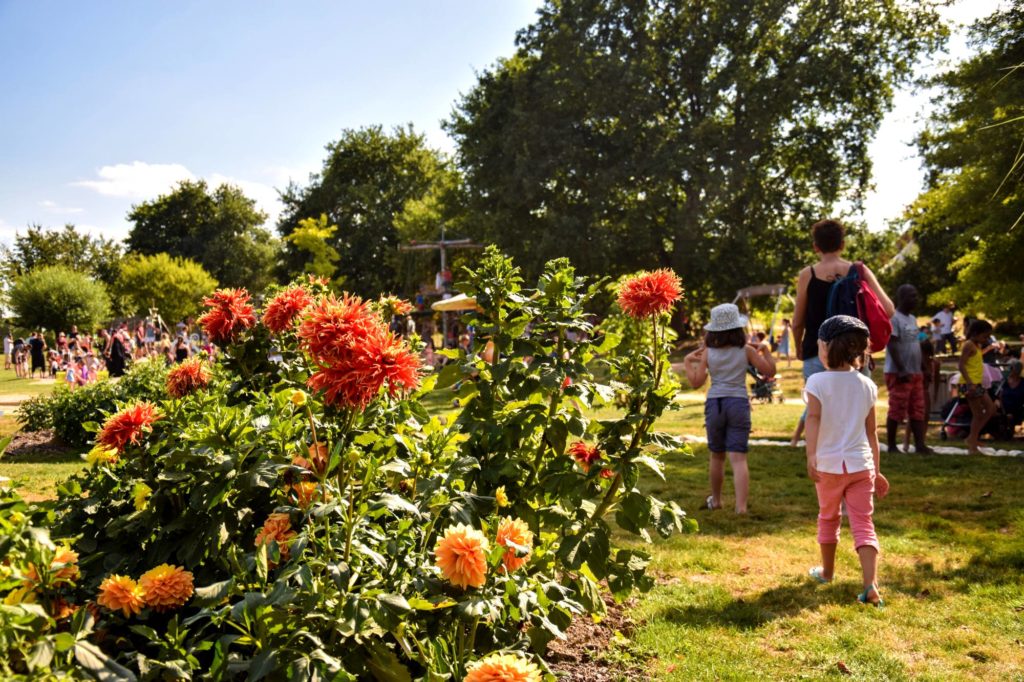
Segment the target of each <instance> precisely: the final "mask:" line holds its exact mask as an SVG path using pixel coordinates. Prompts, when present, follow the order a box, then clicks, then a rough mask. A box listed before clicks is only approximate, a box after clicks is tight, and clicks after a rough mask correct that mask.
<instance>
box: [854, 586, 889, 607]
mask: <svg viewBox="0 0 1024 682" xmlns="http://www.w3.org/2000/svg"><path fill="white" fill-rule="evenodd" d="M871 590H874V591H875V595H877V596H878V601H871V600H870V599H868V592H870V591H871ZM857 601H859V602H860V603H861V604H867V605H868V606H874V607H875V608H876V609H877V608H881V607H883V606H885V600H883V599H882V595H881V594H879V592H878V586H877V585H871V586H870V587H868V588H867V589H865V590H864V591H863V592H861V593H860V594H858V595H857Z"/></svg>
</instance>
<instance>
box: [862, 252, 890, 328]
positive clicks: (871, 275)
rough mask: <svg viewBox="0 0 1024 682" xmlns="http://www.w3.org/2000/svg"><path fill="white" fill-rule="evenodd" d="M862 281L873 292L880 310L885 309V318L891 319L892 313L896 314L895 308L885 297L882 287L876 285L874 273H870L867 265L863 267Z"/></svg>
mask: <svg viewBox="0 0 1024 682" xmlns="http://www.w3.org/2000/svg"><path fill="white" fill-rule="evenodd" d="M864 279H866V280H867V281H868V286H869V287H871V290H872V291H874V292H875V296H877V297H878V300H879V302H880V303H881V304H882V308H884V309H885V314H886V316H888V317H892V316H893V313H895V312H896V306H894V305H893V303H892V300H891V299H890V298H889V297H888V296H887V295H886V293H885V289H883V288H882V285H881V284H879V283H878V280H877V279H876V278H875V273H873V272H871V268H869V267H868V266H867V265H865V266H864Z"/></svg>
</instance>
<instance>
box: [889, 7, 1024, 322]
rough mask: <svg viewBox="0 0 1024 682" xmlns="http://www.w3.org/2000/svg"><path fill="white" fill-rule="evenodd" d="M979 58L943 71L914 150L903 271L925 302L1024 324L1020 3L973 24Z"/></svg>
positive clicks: (1023, 32) (1023, 18)
mask: <svg viewBox="0 0 1024 682" xmlns="http://www.w3.org/2000/svg"><path fill="white" fill-rule="evenodd" d="M970 35H971V43H972V44H973V45H974V47H975V48H976V50H977V51H976V53H975V54H974V55H973V56H972V57H971V58H969V59H967V60H965V61H963V62H962V63H960V64H959V65H957V66H956V67H955V68H952V69H950V70H949V71H947V72H945V73H943V74H941V75H940V76H939V77H937V78H936V79H935V82H934V84H935V85H937V86H939V87H940V93H941V94H940V95H938V96H937V97H936V98H935V100H934V104H935V105H936V111H935V113H934V114H933V116H932V117H931V120H930V122H929V125H928V128H927V130H926V131H925V132H924V133H923V134H922V135H921V137H920V139H919V147H920V149H921V152H922V155H923V156H924V160H925V165H926V166H927V168H928V170H929V186H928V189H927V190H926V191H925V192H924V193H922V194H921V196H919V197H918V199H917V201H916V202H915V203H914V205H913V206H912V207H911V209H910V212H909V217H910V220H911V229H910V233H911V236H912V237H913V239H914V243H915V247H916V249H915V251H914V253H913V254H912V257H911V258H909V259H907V262H906V263H905V264H904V267H903V268H902V270H901V272H900V275H901V276H902V277H903V278H905V279H907V280H908V281H917V280H920V281H922V282H923V283H924V285H925V287H924V288H925V289H926V292H927V293H930V294H931V296H930V298H931V302H932V303H934V304H939V303H941V302H943V301H946V300H953V301H955V302H956V303H957V304H958V305H959V306H960V307H961V308H963V309H965V310H966V312H972V313H975V314H977V313H984V314H987V315H990V316H993V317H996V318H1002V319H1006V318H1010V319H1013V320H1016V321H1021V320H1024V312H1022V309H1021V301H1024V274H1022V272H1024V269H1022V254H1024V2H1022V1H1021V0H1015V2H1013V4H1012V5H1011V6H1010V7H1008V8H1007V9H1005V10H1003V11H999V12H996V13H994V14H992V15H991V16H989V17H987V18H985V19H982V20H980V21H978V22H977V23H976V24H975V25H974V26H973V27H972V29H971V34H970Z"/></svg>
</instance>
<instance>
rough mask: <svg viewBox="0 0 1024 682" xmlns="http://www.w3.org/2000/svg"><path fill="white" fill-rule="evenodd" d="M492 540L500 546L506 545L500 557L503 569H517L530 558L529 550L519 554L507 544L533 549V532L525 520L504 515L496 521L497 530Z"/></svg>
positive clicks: (510, 570)
mask: <svg viewBox="0 0 1024 682" xmlns="http://www.w3.org/2000/svg"><path fill="white" fill-rule="evenodd" d="M494 542H495V543H497V544H499V545H501V546H502V547H508V549H507V550H506V551H505V554H503V555H502V557H501V563H502V567H503V568H504V569H505V571H507V572H509V573H511V572H512V571H517V570H519V569H520V568H522V567H523V566H525V565H526V562H528V561H529V560H530V553H529V551H527V553H526V554H525V555H523V556H520V555H519V553H518V552H517V551H516V550H515V548H513V547H510V546H509V543H510V542H511V543H512V544H515V545H518V546H520V547H526V548H527V550H530V549H533V533H532V532H530V527H529V526H527V525H526V521H523V520H522V519H513V518H510V517H508V516H506V517H505V518H503V519H502V520H501V521H500V522H499V523H498V532H497V533H496V535H495V538H494Z"/></svg>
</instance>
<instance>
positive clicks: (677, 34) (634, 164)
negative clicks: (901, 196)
mask: <svg viewBox="0 0 1024 682" xmlns="http://www.w3.org/2000/svg"><path fill="white" fill-rule="evenodd" d="M943 36H944V28H943V27H942V24H941V22H939V21H938V17H937V15H936V13H935V11H934V8H933V7H932V3H921V4H915V3H903V2H898V1H897V0H882V1H879V2H871V3H858V2H840V1H838V0H798V1H793V0H714V1H709V2H702V3H664V2H656V1H655V0H561V1H558V2H555V1H554V0H551V1H549V2H547V3H546V4H545V5H544V6H543V7H542V9H541V10H540V11H539V18H538V20H537V21H536V22H535V23H534V24H533V25H531V26H529V27H528V28H526V29H524V30H523V31H521V32H520V33H519V35H518V38H517V44H518V49H517V51H516V53H515V55H514V56H513V57H511V58H509V59H506V60H502V61H500V62H499V63H498V64H496V65H495V66H493V67H492V68H490V69H487V70H485V71H484V72H483V73H482V74H481V75H480V77H479V81H478V83H477V84H476V86H475V87H474V88H473V89H472V90H471V91H470V92H469V93H467V94H466V95H465V96H464V97H463V98H462V99H461V101H460V102H459V103H458V104H457V108H456V111H455V113H454V114H453V116H452V118H451V120H450V121H449V122H448V129H449V131H450V133H451V134H452V135H453V136H454V137H455V139H456V141H457V144H458V150H459V156H458V159H459V163H460V166H461V168H462V170H463V171H464V173H465V177H466V181H467V198H466V201H467V204H468V212H469V215H468V217H467V219H466V220H467V225H471V226H473V228H474V231H475V235H474V236H479V237H481V238H482V239H486V240H489V241H492V242H495V243H497V244H499V245H500V246H501V247H502V248H503V249H504V250H506V251H507V252H509V253H512V254H514V255H515V256H516V257H517V260H518V261H519V262H520V263H521V264H523V265H524V266H525V268H524V269H526V270H527V271H528V272H530V273H533V274H535V273H536V272H538V271H539V268H540V267H541V264H543V263H544V262H545V261H546V260H548V259H550V258H553V257H555V256H561V255H565V254H571V255H572V257H573V261H574V263H576V264H577V265H578V266H579V268H580V270H581V271H582V272H586V273H612V274H617V273H621V272H628V271H631V270H635V269H638V268H642V267H663V266H664V267H672V268H674V269H675V270H676V271H677V272H679V273H680V274H681V275H682V276H683V279H684V283H685V284H686V286H687V288H688V298H690V299H691V301H692V303H691V305H694V304H696V305H698V306H700V307H701V308H704V307H706V306H707V305H708V304H709V303H711V302H712V301H715V300H721V299H722V298H724V297H726V296H728V295H729V294H730V293H732V292H733V291H734V290H735V289H736V288H737V287H738V286H740V285H743V284H749V283H750V282H757V281H776V280H778V279H780V278H784V277H788V276H792V274H793V273H794V272H795V271H796V269H797V268H798V267H799V265H800V264H801V263H800V260H801V259H800V256H801V255H809V249H810V244H809V242H810V240H809V238H808V235H807V227H808V226H809V225H810V224H811V223H812V222H813V221H814V220H816V219H818V218H821V217H822V216H824V215H827V214H829V213H831V212H832V210H833V208H834V207H835V206H836V205H837V202H839V201H840V200H847V201H850V202H852V204H853V205H854V206H855V207H856V206H857V205H858V202H859V201H860V200H861V198H862V197H863V195H864V192H865V191H866V189H867V188H868V186H869V183H870V177H871V165H870V160H869V158H868V143H869V142H870V140H871V139H872V137H873V135H874V133H875V131H876V129H877V127H878V125H879V123H880V121H881V119H882V116H883V115H884V113H885V112H886V111H887V109H888V108H889V107H890V105H891V100H892V94H893V89H894V87H896V86H897V85H898V84H899V83H901V82H903V81H905V80H906V79H908V78H909V77H910V75H911V70H912V68H913V63H914V60H915V58H916V57H917V56H919V55H921V54H923V53H925V52H927V51H929V50H931V49H933V48H934V47H936V46H937V45H938V44H939V43H940V42H941V40H942V38H943ZM693 299H696V300H695V301H694V300H693Z"/></svg>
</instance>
